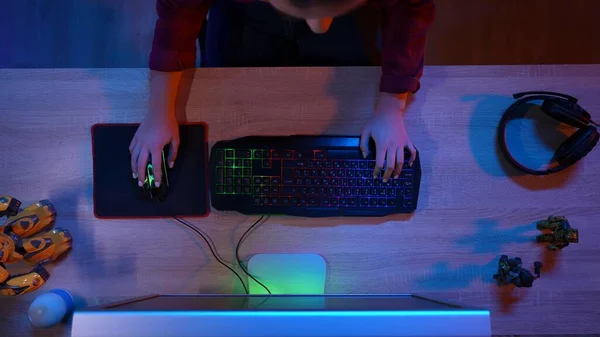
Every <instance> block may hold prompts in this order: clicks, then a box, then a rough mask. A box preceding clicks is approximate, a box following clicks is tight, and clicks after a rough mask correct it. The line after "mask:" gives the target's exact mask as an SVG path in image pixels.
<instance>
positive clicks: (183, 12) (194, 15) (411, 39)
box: [149, 0, 436, 93]
mask: <svg viewBox="0 0 600 337" xmlns="http://www.w3.org/2000/svg"><path fill="white" fill-rule="evenodd" d="M212 1H213V0H157V3H156V9H157V13H158V19H157V21H156V26H155V30H154V40H153V43H152V51H151V53H150V60H149V67H150V69H152V70H158V71H179V70H183V69H186V68H192V67H195V66H196V39H197V37H198V33H199V32H200V29H201V27H202V24H203V21H204V19H205V18H206V15H207V13H208V11H209V9H210V6H211V4H212ZM241 1H247V0H241ZM374 1H376V2H375V3H376V4H377V5H379V6H381V7H382V8H383V10H384V22H383V41H382V42H383V43H382V60H381V61H382V62H381V65H382V74H381V81H380V85H379V87H380V91H382V92H388V93H403V92H413V93H414V92H417V91H418V90H419V88H420V84H419V79H420V78H421V75H422V73H423V63H424V54H425V42H426V37H427V32H428V30H429V28H430V27H431V25H432V23H433V21H434V19H435V15H436V6H435V2H434V0H374Z"/></svg>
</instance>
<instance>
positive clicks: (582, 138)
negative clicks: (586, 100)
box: [554, 125, 600, 166]
mask: <svg viewBox="0 0 600 337" xmlns="http://www.w3.org/2000/svg"><path fill="white" fill-rule="evenodd" d="M598 139H600V134H599V133H598V130H597V129H596V128H595V127H594V126H591V125H588V126H586V127H585V128H582V129H579V130H577V132H575V133H574V134H573V135H571V137H569V138H568V139H567V140H565V141H564V142H563V143H562V144H561V145H560V146H559V148H558V150H556V153H555V154H554V160H555V161H556V162H558V164H560V165H562V166H570V165H573V164H575V163H576V162H577V161H579V160H581V158H583V157H585V156H586V155H587V154H588V153H590V151H592V149H593V148H594V147H595V146H596V144H598Z"/></svg>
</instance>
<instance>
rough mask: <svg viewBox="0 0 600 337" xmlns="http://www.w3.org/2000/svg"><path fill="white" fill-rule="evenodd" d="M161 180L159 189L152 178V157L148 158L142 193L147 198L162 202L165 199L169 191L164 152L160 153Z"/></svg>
mask: <svg viewBox="0 0 600 337" xmlns="http://www.w3.org/2000/svg"><path fill="white" fill-rule="evenodd" d="M161 154H162V179H161V184H160V186H159V187H156V186H155V185H154V183H155V182H156V180H155V178H154V169H155V168H154V165H152V155H150V156H148V164H147V165H146V179H145V180H144V186H143V189H144V193H145V195H146V197H147V198H149V199H151V200H156V201H160V202H163V201H165V199H166V198H167V192H168V190H169V176H168V174H167V164H166V155H165V151H164V150H163V151H162V153H161Z"/></svg>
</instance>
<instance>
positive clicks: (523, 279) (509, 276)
mask: <svg viewBox="0 0 600 337" xmlns="http://www.w3.org/2000/svg"><path fill="white" fill-rule="evenodd" d="M522 264H523V263H522V261H521V258H520V257H515V258H514V259H509V258H508V256H506V255H502V256H501V257H500V260H499V261H498V274H495V275H494V279H495V280H496V281H497V282H498V285H509V284H514V285H515V286H516V287H519V288H520V287H531V286H533V281H535V279H536V278H537V277H540V272H541V269H542V263H541V262H539V261H536V262H535V263H534V266H535V274H536V276H537V277H535V276H533V274H531V272H530V271H529V270H527V269H525V268H523V267H522Z"/></svg>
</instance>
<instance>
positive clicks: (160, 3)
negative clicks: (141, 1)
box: [148, 0, 211, 72]
mask: <svg viewBox="0 0 600 337" xmlns="http://www.w3.org/2000/svg"><path fill="white" fill-rule="evenodd" d="M210 5H211V2H210V0H156V12H157V14H158V19H157V20H156V25H155V27H154V39H153V41H152V50H151V51H150V58H149V62H148V66H149V68H150V69H151V70H158V71H166V72H168V71H181V70H184V69H187V68H193V67H195V66H196V39H197V38H198V34H199V33H200V29H201V28H202V24H203V22H204V20H205V18H206V14H207V13H208V9H209V8H210Z"/></svg>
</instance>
